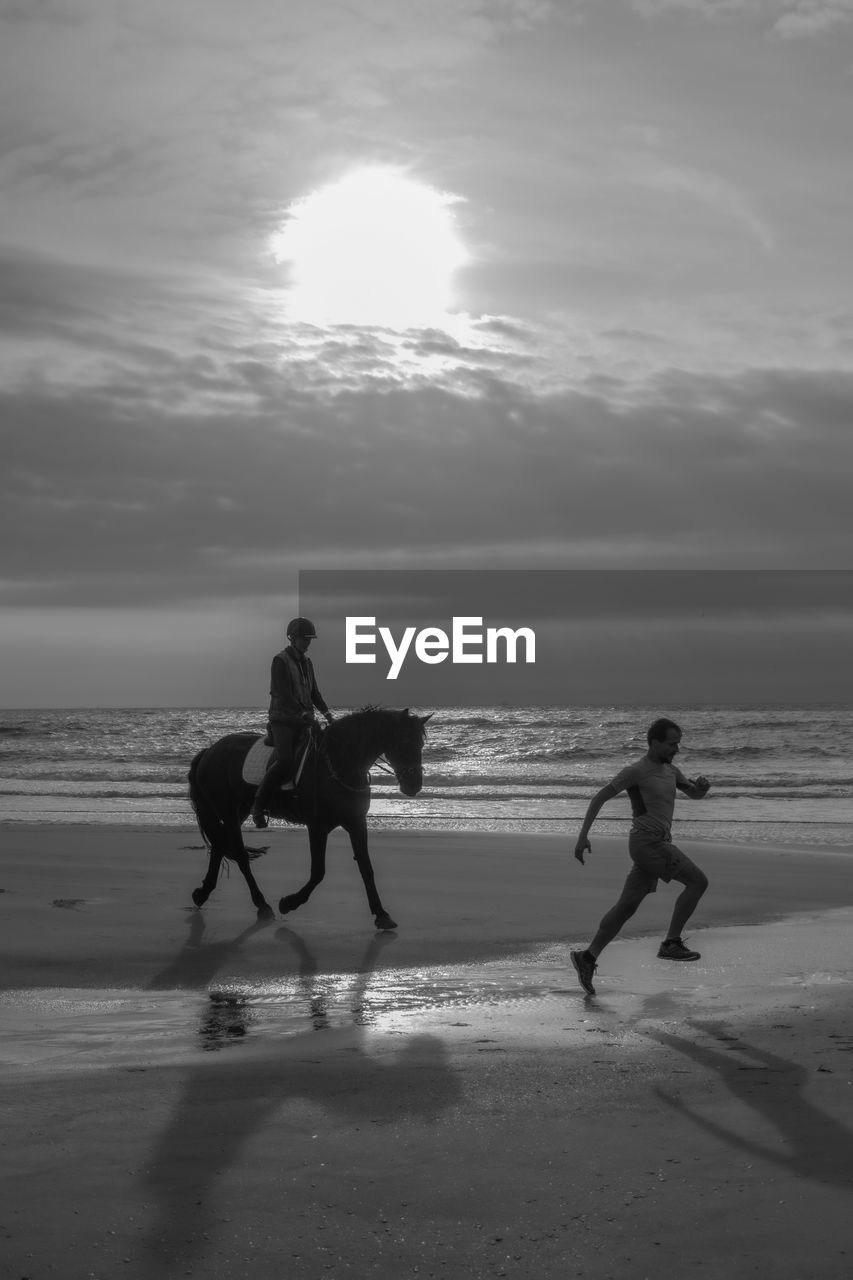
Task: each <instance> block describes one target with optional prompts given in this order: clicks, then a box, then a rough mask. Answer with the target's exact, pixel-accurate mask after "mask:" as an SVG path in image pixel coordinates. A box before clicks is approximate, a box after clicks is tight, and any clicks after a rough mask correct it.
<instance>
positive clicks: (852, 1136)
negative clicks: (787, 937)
mask: <svg viewBox="0 0 853 1280" xmlns="http://www.w3.org/2000/svg"><path fill="white" fill-rule="evenodd" d="M687 1025H688V1026H690V1027H692V1028H693V1029H694V1030H695V1031H696V1032H698V1033H699V1035H700V1036H702V1037H703V1040H702V1041H701V1042H700V1041H698V1040H692V1039H690V1040H688V1039H686V1038H685V1037H684V1036H676V1035H672V1034H671V1033H669V1032H664V1031H648V1032H647V1033H646V1034H647V1035H649V1036H650V1037H651V1038H652V1039H654V1040H657V1041H658V1043H659V1044H662V1045H665V1046H666V1047H667V1048H669V1049H673V1050H674V1051H675V1052H677V1053H679V1054H681V1055H682V1056H683V1057H685V1058H689V1059H690V1060H691V1061H693V1062H695V1063H697V1064H698V1065H699V1066H700V1067H703V1068H705V1070H706V1071H710V1072H713V1073H715V1074H716V1075H717V1076H718V1077H719V1079H720V1080H721V1082H722V1083H723V1084H724V1085H725V1087H726V1088H727V1089H728V1090H729V1092H730V1093H731V1094H732V1095H733V1096H734V1097H735V1098H737V1099H738V1101H739V1102H742V1103H743V1105H744V1107H745V1108H748V1109H749V1110H751V1111H752V1112H754V1113H755V1115H756V1117H757V1118H759V1119H760V1120H761V1121H763V1122H764V1124H765V1125H769V1126H770V1127H771V1128H772V1129H773V1130H775V1132H776V1133H778V1134H779V1138H780V1141H781V1143H782V1149H781V1150H780V1149H779V1148H778V1147H776V1146H773V1145H768V1144H767V1143H766V1142H761V1141H758V1140H756V1139H754V1138H751V1137H749V1136H748V1133H749V1125H748V1124H744V1125H739V1126H738V1127H737V1128H734V1127H731V1128H729V1127H726V1126H724V1125H721V1124H718V1123H717V1122H716V1121H714V1120H709V1119H708V1118H707V1117H705V1116H703V1115H700V1114H699V1112H698V1111H695V1110H693V1109H691V1108H690V1107H688V1106H686V1105H685V1103H684V1102H683V1101H682V1100H681V1099H680V1098H679V1097H677V1096H676V1095H674V1094H672V1093H670V1092H668V1091H666V1090H664V1089H659V1088H657V1089H655V1093H656V1094H657V1095H658V1097H659V1098H661V1099H662V1100H663V1101H664V1102H665V1103H666V1104H667V1105H668V1106H670V1107H672V1108H673V1109H674V1110H675V1111H677V1112H678V1113H679V1114H680V1115H682V1116H684V1117H685V1118H687V1119H689V1120H691V1121H692V1122H693V1123H694V1124H695V1125H697V1126H698V1127H699V1128H700V1129H702V1130H704V1132H705V1133H707V1134H710V1135H712V1136H713V1137H715V1138H718V1139H719V1140H720V1141H721V1142H725V1143H728V1144H729V1145H730V1146H732V1147H735V1148H737V1149H738V1150H740V1151H742V1152H744V1153H745V1154H746V1155H748V1156H751V1157H753V1158H754V1159H756V1160H765V1161H769V1162H770V1163H772V1164H775V1165H777V1166H778V1167H779V1168H780V1169H783V1170H785V1171H786V1172H788V1173H790V1174H793V1175H795V1176H798V1177H802V1178H811V1179H813V1180H816V1181H819V1182H830V1183H834V1184H836V1185H838V1186H841V1187H845V1188H849V1187H851V1186H853V1172H851V1170H853V1131H851V1130H850V1129H849V1128H847V1127H846V1126H845V1125H843V1124H841V1123H839V1122H838V1121H837V1120H834V1119H833V1118H832V1116H829V1115H827V1113H826V1112H825V1111H821V1109H820V1108H819V1107H817V1106H815V1105H814V1103H813V1102H810V1101H809V1099H808V1098H807V1097H806V1096H805V1092H804V1091H805V1089H806V1087H807V1086H808V1084H809V1082H810V1080H811V1077H812V1075H813V1073H812V1072H811V1071H809V1069H808V1068H807V1067H804V1066H802V1065H801V1064H800V1063H797V1062H793V1061H791V1060H790V1059H789V1058H783V1057H781V1056H779V1055H777V1054H775V1053H771V1052H770V1051H769V1050H767V1049H762V1048H760V1047H759V1046H757V1045H754V1044H750V1043H749V1042H748V1041H747V1040H745V1039H743V1037H741V1036H739V1035H737V1034H736V1033H735V1032H734V1031H732V1030H729V1029H727V1027H726V1026H725V1024H724V1023H722V1022H702V1021H697V1020H692V1019H691V1020H690V1021H689V1022H688V1024H687Z"/></svg>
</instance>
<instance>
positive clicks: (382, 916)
mask: <svg viewBox="0 0 853 1280" xmlns="http://www.w3.org/2000/svg"><path fill="white" fill-rule="evenodd" d="M346 830H347V834H348V835H349V838H350V843H351V844H352V856H353V857H354V858H355V861H356V866H357V867H358V869H359V871H360V872H361V878H362V880H363V881H364V887H365V890H366V891H367V903H368V906H369V907H370V910H371V911H372V912H373V916H374V919H375V921H376V928H377V929H396V928H397V925H396V924H395V922H394V921H393V920H392V919H391V917H390V916H389V914H388V912H387V911H386V910H385V908H384V907H383V905H382V903H381V901H380V898H379V893H378V891H377V888H376V880H375V879H374V876H373V864H372V863H371V861H370V854H369V852H368V849H367V823H366V822H365V821H364V820H363V819H362V820H361V821H359V822H353V823H351V824H350V825H348V826H347V828H346Z"/></svg>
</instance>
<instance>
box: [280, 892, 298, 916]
mask: <svg viewBox="0 0 853 1280" xmlns="http://www.w3.org/2000/svg"><path fill="white" fill-rule="evenodd" d="M298 906H299V903H298V902H297V901H296V898H295V897H294V895H293V894H289V895H288V896H287V897H286V898H281V899H279V904H278V909H279V911H280V912H281V914H282V915H283V916H286V915H287V914H288V912H290V911H295V910H296V908H297V907H298Z"/></svg>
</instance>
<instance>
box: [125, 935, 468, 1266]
mask: <svg viewBox="0 0 853 1280" xmlns="http://www.w3.org/2000/svg"><path fill="white" fill-rule="evenodd" d="M258 927H259V926H257V925H255V926H253V927H252V928H250V929H247V930H245V931H244V932H243V933H242V934H240V935H239V937H238V938H236V939H234V941H233V942H232V943H230V944H222V945H221V947H218V948H217V947H210V948H204V950H205V951H207V950H209V951H210V952H212V953H213V954H211V955H210V956H207V957H205V963H206V964H208V965H209V966H210V968H209V972H210V974H212V973H213V972H214V971H215V967H216V966H215V962H216V960H217V956H218V957H220V959H219V963H221V960H222V959H224V958H225V956H227V955H228V954H231V952H233V950H235V949H236V948H237V947H239V945H240V944H241V942H242V941H243V940H244V939H245V938H246V937H247V936H248V935H249V934H250V933H252V932H254V931H255V929H256V928H258ZM191 936H192V935H191ZM200 936H201V929H200V928H197V929H196V933H195V935H194V938H193V944H192V945H194V946H195V945H197V943H198V941H199V939H200ZM276 937H277V939H278V940H279V941H281V942H283V943H284V944H285V945H287V946H289V947H290V948H291V949H293V950H294V951H295V952H296V954H297V956H298V959H299V977H298V979H297V981H298V984H299V989H300V992H301V995H302V998H303V999H304V1002H305V1003H304V1009H305V1018H306V1023H307V1025H306V1026H305V1028H304V1029H303V1030H301V1031H298V1032H296V1033H293V1034H289V1035H287V1036H284V1037H280V1038H278V1039H272V1040H270V1039H269V1037H267V1038H265V1039H263V1040H262V1039H258V1040H257V1041H255V1042H254V1049H253V1050H252V1051H251V1052H249V1053H244V1052H243V1051H242V1050H241V1051H239V1052H238V1053H237V1054H233V1053H225V1054H204V1055H203V1056H200V1058H199V1063H198V1065H197V1066H195V1067H193V1068H192V1069H190V1070H189V1071H188V1072H187V1073H186V1074H185V1077H184V1080H183V1085H182V1087H181V1091H180V1095H179V1097H178V1098H177V1101H176V1103H175V1106H174V1110H173V1112H172V1116H171V1119H170V1120H169V1122H168V1125H167V1127H166V1129H165V1130H164V1132H163V1133H162V1134H161V1136H160V1138H159V1140H158V1141H157V1143H156V1145H155V1147H154V1149H153V1151H152V1153H151V1159H150V1162H149V1163H148V1166H147V1168H146V1170H145V1171H144V1180H143V1185H142V1187H141V1188H140V1191H141V1194H142V1195H143V1198H147V1196H150V1195H152V1194H153V1196H154V1197H155V1198H156V1208H157V1217H156V1219H155V1222H154V1224H153V1226H152V1230H151V1232H150V1234H149V1237H148V1240H147V1242H146V1246H145V1252H146V1256H147V1259H148V1261H149V1264H150V1265H151V1266H152V1268H153V1269H154V1270H155V1271H156V1273H157V1274H162V1275H168V1274H171V1272H172V1271H174V1270H175V1269H179V1268H180V1267H182V1266H183V1267H185V1266H187V1265H190V1264H191V1263H192V1262H193V1261H194V1260H197V1259H199V1258H200V1257H201V1256H202V1255H203V1254H204V1253H205V1252H206V1251H207V1250H208V1249H210V1248H212V1247H213V1241H214V1239H215V1237H216V1236H217V1235H218V1234H219V1231H220V1230H221V1221H222V1219H221V1217H220V1216H219V1214H218V1213H217V1212H216V1211H215V1209H214V1206H213V1204H212V1201H213V1199H214V1197H215V1195H216V1192H217V1190H218V1186H219V1183H220V1182H221V1180H222V1179H223V1178H225V1177H226V1176H227V1175H228V1174H229V1173H233V1171H234V1170H235V1168H236V1167H237V1166H238V1165H240V1166H241V1172H240V1176H245V1175H246V1173H247V1171H248V1176H249V1177H250V1178H251V1177H257V1176H258V1174H257V1169H258V1168H259V1167H263V1160H264V1157H263V1155H262V1154H260V1153H259V1152H258V1151H257V1150H256V1153H255V1154H256V1160H257V1163H256V1164H254V1165H250V1164H247V1162H246V1161H245V1159H243V1160H242V1161H241V1157H242V1156H243V1155H244V1153H245V1150H246V1148H247V1147H248V1146H249V1144H251V1143H252V1142H253V1140H254V1141H255V1142H256V1143H257V1142H261V1143H263V1142H265V1141H267V1140H268V1139H269V1137H270V1136H272V1137H274V1138H275V1139H276V1141H277V1143H278V1145H279V1150H280V1152H281V1156H282V1165H286V1164H287V1162H288V1160H289V1159H290V1161H291V1164H290V1165H288V1167H291V1166H292V1167H295V1168H298V1169H299V1170H300V1171H301V1170H302V1169H303V1167H304V1166H305V1165H306V1164H311V1165H313V1163H314V1162H319V1161H322V1160H329V1161H333V1160H335V1159H336V1154H337V1151H336V1148H337V1145H338V1143H339V1141H340V1135H341V1134H342V1133H344V1132H345V1131H346V1130H347V1129H353V1130H356V1129H358V1128H359V1126H360V1125H361V1124H365V1125H387V1126H391V1125H393V1124H395V1123H398V1122H400V1121H401V1120H402V1121H406V1120H409V1121H416V1122H421V1123H424V1124H428V1123H429V1122H430V1121H432V1120H434V1119H435V1118H437V1117H438V1116H439V1115H440V1114H441V1113H442V1112H443V1111H444V1110H445V1109H446V1108H448V1107H450V1106H451V1105H452V1104H453V1103H454V1102H455V1101H456V1100H457V1098H458V1097H459V1096H460V1085H459V1082H458V1081H457V1078H456V1075H455V1073H454V1072H453V1071H451V1069H450V1067H449V1065H448V1063H447V1058H446V1051H445V1047H444V1044H443V1042H442V1041H441V1040H440V1039H439V1038H438V1037H436V1036H433V1035H414V1036H409V1037H405V1038H403V1037H400V1038H398V1039H395V1040H394V1041H393V1047H392V1048H390V1049H389V1047H388V1046H389V1044H390V1043H391V1042H389V1041H387V1040H386V1041H383V1042H382V1043H381V1044H380V1045H379V1046H378V1049H379V1052H371V1051H369V1047H368V1044H367V1040H366V1032H365V1022H366V1018H365V1007H366V1004H367V1002H368V1001H369V988H370V984H371V981H372V980H373V978H374V971H375V968H376V964H377V961H378V959H379V956H380V954H381V952H382V950H383V949H384V948H385V947H386V946H388V945H389V944H390V943H391V942H393V939H394V935H393V934H379V935H377V936H376V937H375V938H373V939H372V940H371V942H370V944H369V946H368V947H367V949H366V951H365V952H364V953H363V954H362V956H361V958H360V961H359V963H358V965H357V966H356V968H355V970H354V972H352V973H351V974H346V975H337V977H336V983H337V988H336V992H335V1011H336V1014H337V1016H338V1018H340V1015H341V1010H342V1008H344V1009H346V1010H347V1011H348V1016H347V1020H346V1022H345V1023H344V1024H343V1025H336V1026H332V1025H330V1023H329V1015H328V1011H327V1008H326V995H325V993H324V990H323V985H322V982H321V981H320V980H319V978H318V975H319V966H318V963H317V961H316V959H315V957H314V955H313V954H312V952H311V950H310V949H309V947H308V946H307V944H306V943H305V942H304V940H303V939H302V938H301V937H300V936H299V935H298V934H296V933H294V932H293V931H292V930H291V929H286V928H281V929H279V930H278V931H277V933H276ZM200 972H201V969H200V967H198V968H197V967H195V962H194V960H192V959H191V958H190V959H188V957H187V956H184V955H183V953H182V956H179V957H178V959H177V960H176V961H175V963H174V964H173V965H172V966H170V967H169V969H167V970H164V971H163V972H162V973H161V974H158V975H157V977H156V978H155V979H153V980H152V983H151V984H150V986H151V988H152V989H158V988H159V987H160V986H161V984H163V983H164V982H165V979H166V976H167V974H169V975H171V976H172V979H173V981H174V980H176V979H177V978H178V977H182V978H183V979H184V980H186V979H188V978H189V977H190V976H191V975H192V977H193V979H194V981H193V982H192V984H191V985H195V979H197V978H198V977H199V976H200ZM186 985H190V984H189V983H186ZM255 995H256V996H257V993H255ZM251 1005H252V993H251V992H245V993H241V992H240V991H239V990H234V991H229V992H228V993H226V994H223V993H216V992H214V993H212V995H211V996H210V998H209V1003H208V1004H207V1005H206V1007H205V1009H204V1011H203V1013H202V1016H201V1019H200V1022H199V1026H198V1036H199V1047H200V1048H201V1049H205V1050H211V1049H217V1048H222V1047H224V1046H225V1044H227V1043H231V1044H233V1043H234V1042H235V1040H242V1041H243V1042H244V1043H246V1041H247V1039H248V1040H251V1039H252V1037H251V1034H250V1029H251V1018H252V1008H251ZM289 1025H292V1022H291V1023H290V1024H289ZM268 1026H269V1023H268V1022H267V1027H268ZM318 1031H322V1032H323V1033H324V1034H322V1035H317V1034H316V1033H317V1032H318ZM371 1047H372V1049H373V1050H376V1049H377V1045H376V1044H374V1045H373V1046H371ZM318 1108H320V1109H322V1112H323V1113H325V1116H326V1118H327V1123H326V1124H325V1125H324V1122H323V1119H322V1118H321V1119H318V1118H317V1115H316V1111H317V1109H318ZM306 1126H310V1127H311V1128H313V1127H318V1128H321V1129H323V1130H324V1135H323V1136H324V1138H325V1136H326V1135H328V1134H329V1131H330V1127H331V1138H330V1141H331V1143H332V1144H333V1148H332V1149H331V1150H330V1149H329V1147H328V1146H327V1145H326V1141H325V1140H324V1141H323V1142H321V1143H318V1144H317V1145H316V1146H314V1147H307V1146H306V1145H305V1144H304V1143H303V1142H301V1139H302V1138H303V1137H304V1136H305V1130H306ZM311 1136H315V1135H310V1133H309V1137H311ZM294 1138H295V1139H296V1142H297V1143H299V1150H298V1152H296V1149H295V1147H294ZM356 1141H357V1139H356ZM356 1151H357V1148H354V1155H353V1159H356V1158H357V1156H356V1154H355V1152H356ZM306 1156H310V1159H309V1160H306V1159H305V1157H306ZM270 1172H271V1173H272V1174H275V1175H276V1176H275V1177H274V1178H273V1179H272V1180H271V1181H269V1182H267V1183H266V1184H265V1191H264V1196H265V1201H266V1209H267V1211H269V1210H272V1211H273V1212H274V1213H275V1214H276V1215H278V1214H281V1215H283V1220H284V1219H286V1216H287V1214H288V1210H289V1207H290V1206H289V1203H288V1189H289V1187H290V1186H292V1178H293V1176H294V1175H293V1173H291V1174H290V1176H284V1174H283V1169H282V1166H281V1165H275V1164H273V1166H271V1168H270ZM305 1176H310V1175H305ZM232 1185H233V1184H232ZM226 1212H227V1213H228V1215H229V1216H230V1217H232V1218H233V1220H234V1221H235V1222H239V1221H240V1206H239V1203H232V1204H230V1206H229V1205H228V1204H227V1203H226Z"/></svg>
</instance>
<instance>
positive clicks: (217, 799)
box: [189, 707, 430, 929]
mask: <svg viewBox="0 0 853 1280" xmlns="http://www.w3.org/2000/svg"><path fill="white" fill-rule="evenodd" d="M429 718H430V717H429V716H416V715H413V714H412V713H411V712H410V711H409V710H408V709H407V710H405V711H390V710H386V709H385V708H382V707H366V708H364V709H363V710H362V711H354V712H353V713H352V714H351V715H347V716H341V717H340V719H338V720H335V721H334V722H333V723H332V724H331V725H330V726H329V728H328V729H324V730H320V729H318V728H316V727H315V728H314V729H313V730H312V734H311V741H310V744H309V749H308V754H307V756H306V759H305V763H304V765H303V767H302V772H301V775H300V778H299V782H298V784H297V787H296V790H295V791H280V792H279V793H278V795H277V796H276V798H275V801H274V805H273V808H272V809H271V813H272V815H273V817H276V818H284V819H286V820H287V821H288V822H296V823H300V824H302V825H303V826H306V827H307V828H308V840H309V845H310V849H311V874H310V877H309V879H308V880H307V882H306V883H305V884H304V885H303V886H302V888H301V889H300V890H299V891H298V892H297V893H291V894H289V895H288V896H287V897H285V898H282V899H281V901H280V902H279V904H278V905H279V911H281V913H282V914H283V915H286V914H287V912H289V911H295V910H296V908H297V907H301V906H302V905H303V903H305V902H307V901H308V899H309V898H310V896H311V894H312V893H313V891H314V890H315V889H316V887H317V885H318V884H319V883H320V881H321V880H322V879H323V876H324V875H325V873H326V841H327V839H328V836H329V832H330V831H333V830H334V829H335V827H343V829H344V830H345V831H346V832H347V834H348V835H349V838H350V842H351V844H352V851H353V856H354V858H355V861H356V863H357V864H358V869H359V871H360V872H361V878H362V880H363V881H364V887H365V889H366V890H367V901H368V904H369V906H370V910H371V912H372V913H373V915H374V917H375V919H376V927H377V929H395V928H396V927H397V926H396V925H395V923H394V921H393V920H392V919H391V917H390V916H389V914H388V912H387V911H386V910H385V908H384V907H383V905H382V903H381V901H380V899H379V894H378V893H377V891H376V883H375V881H374V878H373V867H372V866H371V863H370V854H369V853H368V849H367V811H368V809H369V808H370V778H369V776H368V770H369V769H370V768H371V766H372V765H374V764H375V763H376V761H377V760H378V759H379V757H380V756H384V757H385V759H386V760H387V761H388V763H389V764H390V766H391V768H392V769H393V770H394V774H395V777H396V778H397V782H398V783H399V786H400V790H401V792H402V793H403V795H404V796H416V795H417V794H418V792H419V791H420V789H421V787H422V786H423V766H422V762H421V757H422V752H423V744H424V737H425V730H424V725H425V724H426V722H427V720H429ZM259 736H260V735H259V734H255V733H230V734H228V735H227V736H226V737H224V738H220V739H219V741H218V742H215V743H214V744H213V745H212V746H210V747H205V749H204V750H203V751H199V753H198V755H197V756H196V757H195V759H194V760H193V762H192V764H191V765H190V771H189V784H190V803H191V804H192V806H193V809H194V810H195V815H196V818H197V820H198V825H199V829H200V830H201V834H202V836H203V837H204V841H205V843H206V844H207V846H208V848H209V850H210V861H209V863H208V868H207V875H206V876H205V877H204V881H203V883H202V884H201V886H200V887H199V888H198V889H194V890H193V895H192V896H193V902H194V903H195V904H196V906H197V907H200V906H202V905H203V903H205V902H206V901H207V899H208V898H209V897H210V895H211V893H212V892H213V890H214V889H215V888H216V881H217V877H218V875H219V868H220V866H221V864H222V859H223V858H231V859H233V861H234V862H236V864H237V866H238V867H239V868H240V870H241V871H242V873H243V875H244V877H245V879H246V884H247V885H248V886H249V893H250V894H251V895H252V902H253V903H254V905H255V907H256V908H257V911H258V918H259V919H261V920H269V919H272V916H273V910H272V907H271V906H270V905H269V903H268V902H267V900H266V899H265V898H264V895H263V894H262V893H261V891H260V889H259V888H258V884H257V881H256V880H255V877H254V876H253V875H252V872H251V869H250V867H249V854H248V852H247V850H246V846H245V845H244V843H243V836H242V832H241V830H240V828H241V826H242V824H243V822H244V821H245V819H246V817H247V816H248V814H249V810H250V809H251V807H252V800H253V799H254V795H255V791H256V789H257V788H256V787H255V786H254V785H253V784H251V783H248V782H245V781H244V779H243V761H244V760H245V758H246V756H247V754H248V752H249V750H250V748H251V747H253V746H254V745H255V743H256V742H257V741H258V739H259Z"/></svg>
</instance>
